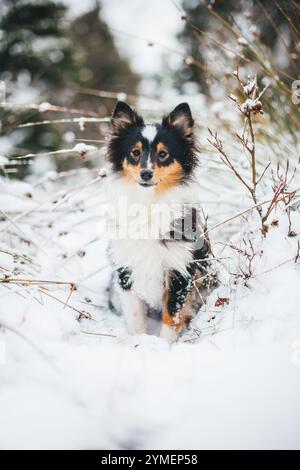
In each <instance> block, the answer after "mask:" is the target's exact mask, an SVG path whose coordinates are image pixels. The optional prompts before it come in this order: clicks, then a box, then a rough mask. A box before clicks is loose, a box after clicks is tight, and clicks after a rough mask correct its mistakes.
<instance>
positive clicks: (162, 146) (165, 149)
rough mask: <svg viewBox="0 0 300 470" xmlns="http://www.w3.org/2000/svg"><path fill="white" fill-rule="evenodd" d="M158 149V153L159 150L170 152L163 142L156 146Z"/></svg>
mask: <svg viewBox="0 0 300 470" xmlns="http://www.w3.org/2000/svg"><path fill="white" fill-rule="evenodd" d="M156 151H157V153H159V152H166V153H169V152H168V149H167V148H166V147H165V145H164V144H163V143H162V142H159V143H158V144H157V146H156Z"/></svg>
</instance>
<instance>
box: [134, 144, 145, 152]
mask: <svg viewBox="0 0 300 470" xmlns="http://www.w3.org/2000/svg"><path fill="white" fill-rule="evenodd" d="M135 148H137V149H139V150H140V151H142V148H143V144H142V142H137V143H136V144H135V146H134V148H133V149H132V150H134V149H135Z"/></svg>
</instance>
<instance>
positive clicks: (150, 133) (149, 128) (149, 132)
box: [142, 124, 157, 144]
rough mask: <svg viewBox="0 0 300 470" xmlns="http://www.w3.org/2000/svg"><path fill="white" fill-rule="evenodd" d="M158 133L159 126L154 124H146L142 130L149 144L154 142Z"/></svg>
mask: <svg viewBox="0 0 300 470" xmlns="http://www.w3.org/2000/svg"><path fill="white" fill-rule="evenodd" d="M156 134H157V128H156V126H155V125H153V124H146V126H145V127H144V129H143V130H142V136H143V137H144V138H145V139H147V140H148V142H149V144H151V143H152V142H153V140H154V139H155V136H156Z"/></svg>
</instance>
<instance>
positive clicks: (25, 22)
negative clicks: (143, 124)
mask: <svg viewBox="0 0 300 470" xmlns="http://www.w3.org/2000/svg"><path fill="white" fill-rule="evenodd" d="M167 2H168V5H169V8H173V9H175V10H176V12H177V14H178V18H179V20H180V28H179V29H178V32H177V38H174V41H175V44H176V46H175V47H172V48H168V47H167V46H164V45H161V44H156V42H155V39H156V38H155V37H150V38H140V37H138V36H137V37H135V34H134V33H135V31H134V28H132V25H134V23H135V21H136V20H139V18H138V17H137V18H134V21H131V19H130V18H128V19H126V18H124V27H123V33H124V36H123V40H124V41H126V40H127V39H128V38H127V36H126V34H128V37H130V38H131V41H137V42H138V41H140V40H142V41H143V45H144V47H145V49H146V48H155V47H158V48H159V50H160V51H161V54H162V55H163V58H164V59H163V60H164V67H163V69H162V70H161V72H160V73H153V76H152V77H151V80H152V87H150V88H149V90H148V89H147V87H145V82H146V81H147V80H148V81H149V74H148V75H147V76H146V74H145V76H143V74H142V73H138V72H137V71H136V70H134V69H133V68H132V66H131V63H130V61H129V60H128V57H125V55H124V54H123V52H122V51H119V50H118V47H117V43H116V41H115V36H114V34H115V32H114V30H113V28H110V25H109V24H107V23H106V21H105V20H104V18H103V15H102V8H101V6H102V5H101V1H100V0H99V1H96V0H95V1H94V2H92V4H91V7H90V11H87V12H84V13H83V14H82V15H79V16H75V17H74V16H70V15H69V14H68V8H69V5H68V3H64V2H61V1H54V0H44V1H42V0H41V1H40V0H35V1H34V0H33V1H30V0H17V1H16V0H3V1H2V2H1V5H0V18H1V19H0V80H1V81H2V84H1V101H2V104H1V109H0V113H1V116H0V118H1V135H0V156H2V164H1V161H0V171H1V172H2V173H4V174H5V175H8V176H13V177H21V178H22V177H24V176H26V175H27V174H28V173H29V172H30V171H32V170H31V168H30V165H29V163H30V158H29V157H28V158H27V159H26V158H25V159H24V160H21V161H18V162H17V161H16V160H15V157H16V156H21V155H27V154H29V153H43V152H50V151H55V150H58V149H61V148H70V147H72V146H73V145H75V144H76V143H78V142H85V143H94V144H95V145H97V146H101V145H103V144H105V135H106V134H107V130H108V124H107V123H105V122H97V119H99V120H101V118H105V117H108V116H109V115H110V113H111V111H112V109H113V107H114V105H115V102H116V100H117V99H126V100H127V101H128V102H129V103H131V104H133V105H135V104H137V100H138V98H137V97H138V96H141V95H142V94H143V93H144V94H146V95H147V96H148V98H149V99H152V100H153V99H156V100H158V101H161V102H162V103H163V102H164V101H163V97H164V94H165V93H166V90H167V91H168V92H170V90H173V91H174V94H175V93H176V95H182V99H185V97H186V96H187V97H188V100H190V101H191V102H192V101H193V99H194V98H193V97H196V96H201V97H202V98H203V102H205V103H206V104H207V106H209V105H210V104H213V103H215V102H216V101H217V100H220V99H222V97H223V96H224V94H226V92H228V87H229V83H230V86H231V87H233V85H232V83H233V82H231V80H232V72H233V70H235V68H236V67H240V68H242V69H243V74H244V76H247V74H248V73H249V74H250V73H251V74H253V73H257V76H258V82H259V84H260V85H261V86H262V87H263V86H264V85H265V83H266V79H267V80H268V83H271V84H273V85H274V86H272V87H270V89H269V90H268V91H267V93H266V107H265V110H266V111H267V112H268V114H269V115H270V116H271V118H272V116H274V119H275V120H276V122H278V125H280V126H284V129H285V130H287V131H288V132H289V133H290V134H291V135H292V136H294V139H295V141H296V139H297V137H296V135H297V132H298V131H299V105H297V104H294V103H293V102H292V100H291V95H292V83H293V82H294V81H295V80H296V79H299V78H300V61H299V55H300V37H299V31H300V2H299V0H274V1H272V0H271V1H270V0H253V1H248V0H247V1H246V0H237V1H233V0H226V1H225V0H219V1H218V0H216V1H204V0H203V1H200V0H183V1H182V2H180V1H174V2H173V1H171V0H167ZM129 3H130V2H129ZM163 4H164V6H166V3H165V2H163ZM163 8H164V7H163V5H162V12H163V11H164V10H163ZM131 13H132V11H131ZM143 20H144V19H143ZM157 21H168V18H165V17H164V19H163V20H162V19H161V18H159V19H157ZM163 27H164V26H163V23H162V28H163ZM173 56H176V57H177V61H175V62H174V61H172V60H171V59H172V57H173ZM145 60H147V59H145ZM153 84H154V85H153ZM145 90H146V92H145ZM153 90H154V91H155V92H153ZM169 94H170V93H169ZM173 96H174V95H173ZM177 99H180V98H179V97H178V96H177ZM49 103H50V104H51V105H53V106H52V107H51V106H49ZM152 103H154V101H152ZM174 104H175V103H174ZM55 106H56V107H57V108H55ZM150 108H151V101H149V102H148V106H147V109H148V111H149V109H150ZM279 109H282V110H283V111H285V112H283V113H281V112H280V113H278V110H279ZM150 111H151V109H150ZM199 112H200V113H201V110H199ZM275 115H276V117H275ZM82 117H83V118H92V119H94V120H95V122H92V123H87V122H85V121H84V119H81V120H80V119H79V125H78V118H82ZM76 118H77V122H71V121H72V120H74V119H75V121H76ZM62 119H67V120H68V122H67V123H66V124H63V123H61V122H56V123H55V122H52V123H51V122H50V123H48V124H45V123H43V124H41V125H31V123H32V122H35V123H38V122H41V121H45V120H49V121H60V120H62ZM69 121H70V122H69ZM24 125H25V127H24ZM20 126H21V127H20ZM281 129H282V127H281ZM7 158H8V159H9V161H10V164H7V160H6V159H7ZM51 161H52V162H56V163H55V165H56V167H57V168H58V169H59V170H63V169H66V168H72V167H74V166H75V167H76V166H78V165H82V164H83V163H82V162H81V161H80V160H75V159H74V158H73V159H72V158H59V159H52V160H51ZM85 164H86V165H87V166H89V165H92V166H93V165H97V164H99V161H98V160H92V161H88V162H87V163H85ZM45 169H46V167H45ZM40 171H43V167H41V168H40Z"/></svg>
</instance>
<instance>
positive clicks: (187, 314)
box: [160, 271, 194, 343]
mask: <svg viewBox="0 0 300 470" xmlns="http://www.w3.org/2000/svg"><path fill="white" fill-rule="evenodd" d="M192 290H193V277H188V278H186V277H184V276H182V275H181V274H180V273H179V272H177V271H172V272H171V273H170V274H169V278H168V282H167V287H166V289H165V292H164V299H163V319H162V327H161V333H160V336H161V337H162V338H165V339H167V340H168V341H169V342H171V343H172V342H174V341H176V340H177V338H178V336H179V333H180V332H181V331H182V329H183V328H184V327H185V326H187V325H188V324H189V322H190V320H191V318H192V317H193V315H194V312H193V308H192Z"/></svg>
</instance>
